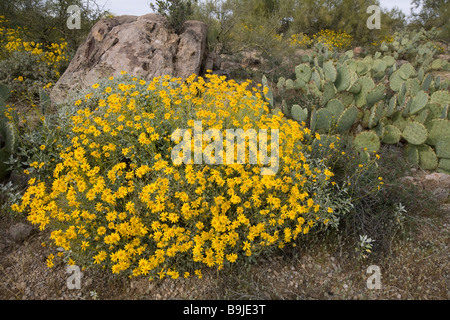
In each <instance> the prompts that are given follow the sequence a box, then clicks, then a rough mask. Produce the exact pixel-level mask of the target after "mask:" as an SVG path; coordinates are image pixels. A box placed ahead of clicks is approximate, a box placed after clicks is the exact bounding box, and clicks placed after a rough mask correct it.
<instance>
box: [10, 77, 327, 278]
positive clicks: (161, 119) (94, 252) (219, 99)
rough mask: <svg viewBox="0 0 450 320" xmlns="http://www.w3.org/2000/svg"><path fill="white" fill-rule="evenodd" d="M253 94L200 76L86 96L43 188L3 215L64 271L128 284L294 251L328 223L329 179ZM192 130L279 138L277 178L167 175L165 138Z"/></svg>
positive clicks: (125, 84)
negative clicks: (71, 267)
mask: <svg viewBox="0 0 450 320" xmlns="http://www.w3.org/2000/svg"><path fill="white" fill-rule="evenodd" d="M111 79H113V78H111ZM251 86H252V84H251V81H249V80H248V81H246V82H243V83H240V84H239V83H237V82H235V81H233V80H230V81H225V79H224V78H223V77H218V76H216V75H209V74H208V75H206V76H205V77H196V76H195V75H194V76H192V77H189V78H188V79H187V80H186V81H182V80H181V79H177V78H170V77H168V76H165V77H157V78H155V79H153V80H152V81H151V82H146V81H144V80H139V79H136V78H132V79H129V80H127V81H122V82H120V80H117V79H114V80H113V81H110V82H106V85H101V84H98V85H94V86H93V87H95V88H96V89H94V92H93V94H92V95H91V94H89V95H87V96H86V97H85V99H80V100H79V101H77V102H76V104H77V105H78V108H79V110H78V112H77V114H76V115H75V116H73V117H72V127H71V133H70V134H68V135H67V136H65V137H62V139H63V140H65V141H68V143H69V144H68V145H66V146H65V147H62V148H61V150H60V154H59V160H58V161H56V165H55V169H54V171H53V176H52V179H51V183H45V182H42V181H39V180H30V185H29V187H28V189H27V191H26V193H25V194H24V196H23V198H22V199H21V203H19V204H15V205H13V206H12V209H13V210H15V211H18V212H27V213H28V220H29V221H31V223H33V224H35V225H38V226H39V228H40V229H41V230H43V229H44V228H50V230H51V236H50V239H51V240H52V242H53V244H54V245H55V246H56V247H62V248H64V250H65V251H66V253H67V254H68V253H69V252H70V258H71V259H74V260H71V261H72V263H83V264H85V265H88V266H89V265H102V266H104V267H105V268H109V269H110V270H111V271H112V272H113V273H125V274H128V275H129V276H140V275H146V276H149V277H155V276H157V277H160V278H163V277H165V276H167V277H170V278H174V279H176V278H178V277H180V276H182V277H188V276H190V275H197V276H198V277H201V274H202V273H201V269H202V267H205V266H207V267H216V268H218V269H222V268H223V267H224V266H227V265H229V264H232V263H235V262H236V261H237V260H238V259H241V258H242V259H243V258H246V257H248V256H251V255H254V254H257V253H259V252H261V251H263V250H265V248H268V247H272V246H278V247H283V246H285V245H286V244H288V243H291V242H293V241H294V240H295V239H297V237H299V236H300V235H302V234H306V233H308V232H309V230H310V229H311V228H313V227H314V226H319V225H324V224H327V223H328V221H329V219H331V218H332V217H333V214H334V212H335V210H334V209H333V204H332V203H330V201H331V200H329V197H319V195H318V194H319V193H320V190H325V188H327V187H330V186H331V182H330V180H331V179H332V176H333V173H332V172H331V170H330V168H328V167H326V166H325V164H324V163H323V162H320V163H317V162H313V161H312V160H310V157H309V155H308V141H309V138H310V135H311V132H310V131H309V130H308V129H306V128H303V127H301V126H300V125H299V124H298V123H297V122H295V121H292V120H288V119H286V118H285V117H283V116H282V115H281V114H279V115H272V114H270V113H269V112H268V107H267V102H265V100H264V98H263V94H262V93H261V87H260V86H259V87H258V86H253V87H251ZM96 96H97V97H99V98H98V99H97V98H94V97H96ZM95 99H96V100H95ZM194 121H202V125H203V127H204V130H207V129H212V128H214V129H219V130H221V131H223V132H225V129H227V128H242V129H244V130H247V129H255V130H259V129H278V130H279V137H280V148H279V158H280V165H279V170H278V172H277V173H276V174H275V175H261V174H260V173H261V168H262V167H263V165H262V164H261V163H258V164H248V163H244V164H238V163H236V164H228V165H225V164H217V165H206V164H181V165H175V164H174V163H173V162H172V160H171V157H170V155H171V151H172V149H173V147H174V145H175V143H176V142H175V141H171V135H172V133H173V132H174V131H175V129H177V128H180V129H184V128H185V129H187V130H188V131H190V132H191V133H192V132H193V131H194V130H193V123H194ZM224 142H225V141H224ZM204 148H205V146H204ZM203 151H204V150H203ZM268 153H270V150H268ZM247 157H248V150H247ZM35 165H37V164H35ZM53 259H54V258H53V256H52V257H51V258H49V259H48V264H49V266H52V265H53V264H54V262H53Z"/></svg>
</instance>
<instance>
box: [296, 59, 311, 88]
mask: <svg viewBox="0 0 450 320" xmlns="http://www.w3.org/2000/svg"><path fill="white" fill-rule="evenodd" d="M311 74H312V72H311V67H310V66H309V63H302V64H300V65H298V66H296V67H295V76H296V77H297V79H301V80H303V81H304V82H305V83H308V82H309V80H310V79H311Z"/></svg>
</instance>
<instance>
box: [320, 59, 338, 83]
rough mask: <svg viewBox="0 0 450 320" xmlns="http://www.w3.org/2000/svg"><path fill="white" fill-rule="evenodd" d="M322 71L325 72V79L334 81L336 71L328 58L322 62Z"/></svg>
mask: <svg viewBox="0 0 450 320" xmlns="http://www.w3.org/2000/svg"><path fill="white" fill-rule="evenodd" d="M323 72H324V74H325V80H328V81H332V82H334V81H336V77H337V71H336V68H335V67H334V65H333V62H332V61H331V60H328V61H327V62H325V63H324V64H323Z"/></svg>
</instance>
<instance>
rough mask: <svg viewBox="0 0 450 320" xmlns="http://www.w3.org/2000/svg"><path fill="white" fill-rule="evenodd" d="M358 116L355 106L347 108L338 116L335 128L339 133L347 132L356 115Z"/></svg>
mask: <svg viewBox="0 0 450 320" xmlns="http://www.w3.org/2000/svg"><path fill="white" fill-rule="evenodd" d="M357 116H358V109H357V108H356V107H355V106H351V107H349V108H347V109H346V110H345V111H344V112H343V113H342V114H341V116H340V117H339V119H338V121H337V124H336V129H337V132H339V133H344V132H347V131H348V130H349V129H350V128H351V127H352V125H353V124H354V123H355V120H356V117H357Z"/></svg>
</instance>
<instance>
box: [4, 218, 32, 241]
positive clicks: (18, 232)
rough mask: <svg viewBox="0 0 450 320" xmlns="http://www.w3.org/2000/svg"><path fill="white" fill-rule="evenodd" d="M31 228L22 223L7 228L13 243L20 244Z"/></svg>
mask: <svg viewBox="0 0 450 320" xmlns="http://www.w3.org/2000/svg"><path fill="white" fill-rule="evenodd" d="M32 230H33V228H32V227H31V226H30V225H27V224H24V223H21V222H19V223H17V224H15V225H12V226H11V227H10V228H9V235H10V236H11V239H12V240H13V241H14V242H22V241H24V240H25V239H27V238H28V237H29V236H30V234H31V231H32Z"/></svg>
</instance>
